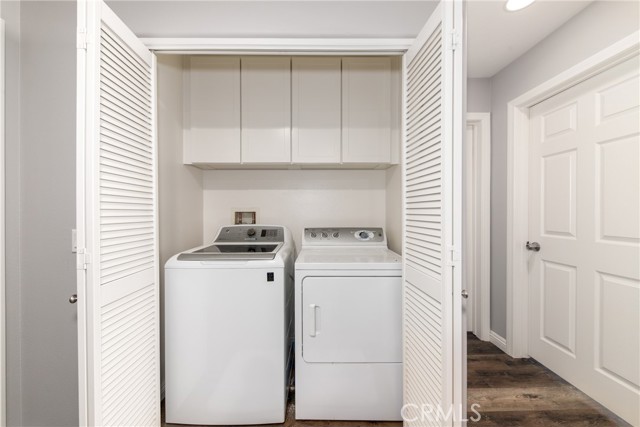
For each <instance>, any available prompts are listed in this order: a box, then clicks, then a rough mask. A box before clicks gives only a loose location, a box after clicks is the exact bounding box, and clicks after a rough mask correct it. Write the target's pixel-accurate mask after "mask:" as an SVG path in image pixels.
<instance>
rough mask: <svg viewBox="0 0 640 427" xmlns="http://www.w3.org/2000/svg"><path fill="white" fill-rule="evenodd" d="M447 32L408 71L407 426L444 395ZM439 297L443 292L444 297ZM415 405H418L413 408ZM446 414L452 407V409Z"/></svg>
mask: <svg viewBox="0 0 640 427" xmlns="http://www.w3.org/2000/svg"><path fill="white" fill-rule="evenodd" d="M442 58H443V55H442V31H441V24H440V25H438V26H436V28H435V30H434V31H433V32H432V33H431V35H430V37H429V38H428V39H427V41H426V42H425V43H424V44H423V46H422V48H421V49H420V50H419V52H418V53H417V54H416V55H415V57H414V58H413V59H412V60H411V61H410V62H409V64H408V69H407V76H408V78H407V103H406V147H405V175H404V179H405V182H404V188H405V199H404V203H405V206H404V208H405V218H404V219H405V243H404V262H405V278H404V309H405V316H404V334H405V344H404V354H405V378H404V380H405V381H404V382H405V403H408V404H410V405H408V406H407V407H406V408H407V410H406V414H405V415H406V418H405V425H408V426H427V425H439V424H438V423H437V422H434V423H431V422H430V421H429V420H428V419H425V417H424V413H423V412H422V411H423V410H424V407H425V405H426V406H427V407H430V408H433V410H434V411H435V410H437V408H440V407H441V404H442V402H443V393H444V381H445V379H444V378H443V372H444V362H443V358H444V357H445V354H444V352H443V336H442V330H443V320H442V306H441V303H440V301H439V300H438V299H437V298H436V297H434V296H432V295H430V294H429V292H428V290H427V288H428V286H426V287H425V285H424V283H419V282H424V281H425V280H426V281H429V282H431V283H438V282H440V281H441V280H442V275H443V274H442V273H443V272H442V241H443V236H442V230H443V218H442V214H443V211H442V210H443V194H442V191H443V187H442V182H443V181H442V172H443V165H442V152H443V150H442V134H443V132H442V99H441V94H442V79H443V77H442ZM436 293H437V292H436ZM412 405H415V406H412ZM445 410H446V409H445Z"/></svg>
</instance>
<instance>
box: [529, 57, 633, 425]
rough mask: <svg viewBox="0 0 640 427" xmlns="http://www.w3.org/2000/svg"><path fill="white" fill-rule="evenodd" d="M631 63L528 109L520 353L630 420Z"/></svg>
mask: <svg viewBox="0 0 640 427" xmlns="http://www.w3.org/2000/svg"><path fill="white" fill-rule="evenodd" d="M639 65H640V62H639V61H638V57H637V56H636V57H635V58H632V59H630V60H627V61H626V62H624V63H623V64H620V65H618V66H616V67H614V68H613V69H610V70H608V71H605V72H604V73H601V74H599V75H597V76H595V77H592V78H591V79H589V80H587V81H585V82H583V83H581V84H579V85H577V86H574V87H573V88H571V89H569V90H567V91H565V92H562V93H561V94H558V95H556V96H554V97H552V98H550V99H548V100H546V101H544V102H542V103H540V104H538V105H537V106H535V107H533V108H532V109H531V113H530V120H531V125H530V142H529V143H530V146H529V194H530V208H529V238H530V239H531V241H535V242H538V243H539V244H540V246H541V250H540V251H539V252H533V251H532V252H531V253H530V263H529V265H530V271H529V290H530V293H529V300H530V307H529V310H530V311H529V315H530V319H529V324H530V334H529V353H530V355H531V356H532V357H533V358H535V359H536V360H538V361H540V362H541V363H543V364H544V365H546V366H548V367H549V368H551V369H552V370H553V371H555V372H556V373H558V374H559V375H560V376H562V377H563V378H565V379H566V380H567V381H569V382H571V383H572V384H574V385H576V386H577V387H578V388H580V389H581V390H582V391H584V392H585V393H587V394H588V395H590V396H592V397H593V398H594V399H596V400H598V401H600V402H601V403H602V404H604V405H605V406H607V407H608V408H610V409H611V410H612V411H613V412H616V413H617V414H618V415H620V416H621V417H623V418H625V419H626V420H627V421H628V422H630V423H631V424H632V425H638V424H640V405H639V402H640V392H639V391H640V172H639V171H640V137H639V135H638V133H639V132H640V107H639V106H640V80H639V71H638V70H639Z"/></svg>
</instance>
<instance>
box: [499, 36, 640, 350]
mask: <svg viewBox="0 0 640 427" xmlns="http://www.w3.org/2000/svg"><path fill="white" fill-rule="evenodd" d="M639 49H640V31H636V32H634V33H632V34H630V35H628V36H627V37H624V38H623V39H621V40H619V41H618V42H616V43H614V44H612V45H610V46H609V47H607V48H605V49H603V50H601V51H599V52H598V53H596V54H594V55H592V56H590V57H588V58H587V59H585V60H583V61H582V62H580V63H578V64H576V65H574V66H573V67H571V68H569V69H567V70H565V71H563V72H561V73H560V74H558V75H556V76H555V77H553V78H551V79H549V80H547V81H546V82H544V83H542V84H540V85H539V86H537V87H535V88H533V89H531V90H529V91H527V92H525V93H524V94H522V95H520V96H519V97H517V98H515V99H513V100H512V101H510V102H509V103H508V104H507V242H506V243H507V353H508V354H509V355H510V356H512V357H528V356H529V348H528V347H529V313H528V300H529V298H528V275H529V270H528V256H527V255H528V253H527V250H526V248H525V242H526V241H527V236H528V233H529V220H528V215H529V214H528V210H529V195H528V188H529V170H528V169H529V168H528V164H529V150H528V140H529V109H530V108H531V107H532V106H534V105H535V104H537V103H539V102H542V101H543V100H545V99H547V98H549V97H551V96H553V95H556V94H558V93H560V92H562V91H564V90H566V89H568V88H570V87H572V86H574V85H576V84H578V83H580V82H582V81H585V80H587V79H588V78H590V77H593V76H594V75H596V74H599V73H601V72H603V71H605V70H607V69H610V68H611V67H613V66H615V65H617V64H619V63H621V62H623V61H624V60H626V59H628V58H629V57H631V56H633V55H634V54H637V52H638V50H639Z"/></svg>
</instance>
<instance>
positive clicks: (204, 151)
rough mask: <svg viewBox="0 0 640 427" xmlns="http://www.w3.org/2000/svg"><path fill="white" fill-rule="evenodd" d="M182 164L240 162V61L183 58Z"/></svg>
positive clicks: (213, 57) (224, 57)
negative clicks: (183, 128)
mask: <svg viewBox="0 0 640 427" xmlns="http://www.w3.org/2000/svg"><path fill="white" fill-rule="evenodd" d="M184 120H185V134H184V137H185V141H184V162H185V163H187V164H192V163H240V58H238V57H228V56H193V57H188V58H186V59H185V117H184Z"/></svg>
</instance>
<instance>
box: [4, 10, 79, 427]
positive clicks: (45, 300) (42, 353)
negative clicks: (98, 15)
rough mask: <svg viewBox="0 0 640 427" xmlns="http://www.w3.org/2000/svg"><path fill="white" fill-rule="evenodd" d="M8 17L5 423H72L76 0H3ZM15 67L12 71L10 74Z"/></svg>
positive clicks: (74, 401)
mask: <svg viewBox="0 0 640 427" xmlns="http://www.w3.org/2000/svg"><path fill="white" fill-rule="evenodd" d="M2 10H3V15H4V18H5V20H6V21H7V28H8V30H9V31H8V33H9V34H8V35H9V37H8V42H7V83H6V86H7V101H6V105H7V107H6V110H7V118H6V122H7V135H6V150H7V151H6V167H7V200H6V203H7V225H6V226H7V303H8V313H7V324H8V325H7V326H8V331H7V332H8V335H9V336H8V343H7V344H8V349H7V350H8V358H7V359H8V360H7V371H8V378H7V379H8V390H7V394H8V396H7V397H8V402H7V403H8V405H7V406H8V409H7V412H8V414H7V415H8V423H9V425H24V426H57V425H60V426H68V425H77V423H78V391H77V390H78V386H77V384H78V380H77V329H76V328H77V321H76V307H75V306H73V305H71V304H69V303H68V302H67V299H68V298H69V295H71V294H73V293H75V289H76V274H75V258H74V256H73V254H72V253H71V229H72V228H74V227H75V85H76V80H75V55H76V49H75V20H76V15H75V14H76V10H75V2H69V1H61V2H34V1H29V2H19V3H18V2H3V5H2ZM17 72H19V75H18V74H17Z"/></svg>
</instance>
